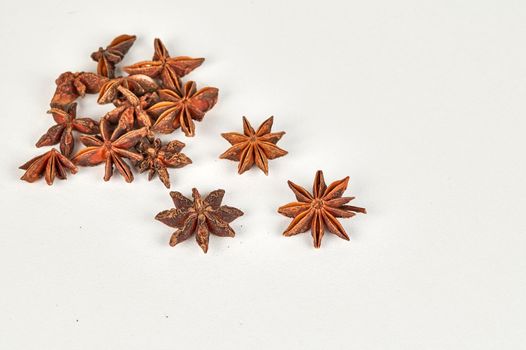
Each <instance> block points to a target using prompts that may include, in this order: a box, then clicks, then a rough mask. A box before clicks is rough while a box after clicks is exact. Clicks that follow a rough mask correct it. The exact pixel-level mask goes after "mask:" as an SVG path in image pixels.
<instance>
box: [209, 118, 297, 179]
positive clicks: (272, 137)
mask: <svg viewBox="0 0 526 350" xmlns="http://www.w3.org/2000/svg"><path fill="white" fill-rule="evenodd" d="M273 122H274V117H270V118H268V119H267V120H265V121H264V122H263V123H262V124H261V125H260V127H259V128H258V130H257V131H255V130H254V128H253V127H252V126H251V125H250V122H249V121H248V120H247V118H245V117H243V134H240V133H237V132H228V133H224V134H221V136H223V137H224V138H225V139H226V140H227V141H228V142H230V144H231V145H232V147H230V148H229V149H228V150H226V152H224V153H223V154H221V155H220V156H219V158H222V159H230V160H234V161H238V162H239V165H238V168H237V169H238V173H239V174H242V173H244V172H245V171H247V170H248V169H250V168H252V166H253V165H254V164H256V165H257V166H258V167H259V168H260V169H261V170H263V172H264V173H265V175H268V160H269V159H275V158H278V157H283V156H284V155H286V154H287V153H288V152H287V151H285V150H283V149H281V148H279V147H278V146H276V143H277V142H278V141H279V140H280V139H281V137H282V136H283V135H285V132H284V131H280V132H270V131H271V129H272V123H273Z"/></svg>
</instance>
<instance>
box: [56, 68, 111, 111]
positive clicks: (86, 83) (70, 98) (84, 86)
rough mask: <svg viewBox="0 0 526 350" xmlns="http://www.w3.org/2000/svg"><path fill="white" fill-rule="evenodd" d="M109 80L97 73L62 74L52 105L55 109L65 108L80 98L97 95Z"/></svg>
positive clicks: (58, 79)
mask: <svg viewBox="0 0 526 350" xmlns="http://www.w3.org/2000/svg"><path fill="white" fill-rule="evenodd" d="M107 80H108V78H106V77H103V76H100V75H97V74H95V73H86V72H80V73H72V72H65V73H62V74H61V75H60V76H59V77H58V78H57V80H55V83H56V84H57V88H56V90H55V94H54V95H53V98H52V99H51V103H50V105H51V107H54V108H63V107H65V106H67V105H69V104H70V103H72V102H74V101H75V100H76V99H77V98H78V97H79V96H80V97H84V95H86V94H96V93H98V92H99V91H100V89H101V87H102V85H104V83H106V81H107Z"/></svg>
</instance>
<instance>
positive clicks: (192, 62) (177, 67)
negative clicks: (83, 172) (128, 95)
mask: <svg viewBox="0 0 526 350" xmlns="http://www.w3.org/2000/svg"><path fill="white" fill-rule="evenodd" d="M154 49H155V53H154V55H153V59H152V61H142V62H137V63H135V64H133V65H131V66H128V67H124V68H123V69H124V71H125V72H126V73H128V74H145V75H147V76H149V77H152V78H159V79H161V81H162V86H163V88H165V89H172V90H175V89H180V88H181V86H180V81H179V78H182V77H184V76H185V75H186V74H188V73H190V72H191V71H193V70H194V69H195V68H197V67H199V66H200V65H201V64H202V63H203V61H204V60H205V59H204V58H192V57H188V56H179V57H170V54H169V53H168V50H167V49H166V47H165V46H164V44H163V43H162V41H161V39H155V40H154Z"/></svg>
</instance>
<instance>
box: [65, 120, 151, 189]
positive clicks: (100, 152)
mask: <svg viewBox="0 0 526 350" xmlns="http://www.w3.org/2000/svg"><path fill="white" fill-rule="evenodd" d="M122 133H123V130H117V129H115V130H114V131H113V132H111V131H110V123H109V121H108V120H107V119H106V118H102V119H101V122H100V134H101V136H102V137H98V136H88V135H82V136H81V137H80V141H81V142H82V143H83V144H84V145H85V146H86V148H84V149H82V150H80V151H79V152H78V153H77V154H76V155H75V156H74V157H73V159H72V161H73V163H75V164H77V165H80V166H95V165H98V164H101V163H105V166H106V167H105V172H104V181H108V180H109V179H110V178H111V176H112V175H113V167H114V166H115V168H117V170H118V172H119V173H120V174H121V175H122V176H123V177H124V180H126V182H132V181H133V173H132V171H131V169H130V167H129V166H128V164H126V162H125V161H124V160H123V159H122V158H128V159H131V160H132V161H133V160H134V161H139V160H141V159H142V156H141V155H140V154H137V153H135V152H134V151H133V150H130V149H131V148H132V147H133V146H135V145H136V144H137V142H139V141H140V140H141V139H142V138H143V137H145V136H146V134H147V133H148V130H147V129H146V128H141V129H137V130H132V131H130V132H127V133H125V134H122Z"/></svg>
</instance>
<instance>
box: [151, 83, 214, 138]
mask: <svg viewBox="0 0 526 350" xmlns="http://www.w3.org/2000/svg"><path fill="white" fill-rule="evenodd" d="M157 93H158V94H159V98H160V100H161V102H158V103H156V104H154V105H153V106H152V107H150V109H148V113H151V114H152V115H154V116H155V117H157V120H156V122H155V123H154V125H153V126H152V130H153V131H155V132H160V133H163V134H169V133H171V132H173V131H174V130H175V129H177V128H179V127H181V129H182V130H183V132H184V134H185V135H186V136H194V135H195V124H194V120H197V121H201V120H203V118H204V116H205V113H206V112H208V111H209V110H210V109H212V107H214V105H215V104H216V102H217V95H218V93H219V90H218V89H216V88H214V87H206V88H203V89H201V90H199V91H197V88H196V84H195V82H193V81H189V82H187V83H186V84H185V85H184V87H183V89H182V91H180V90H170V89H162V90H159V91H157Z"/></svg>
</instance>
